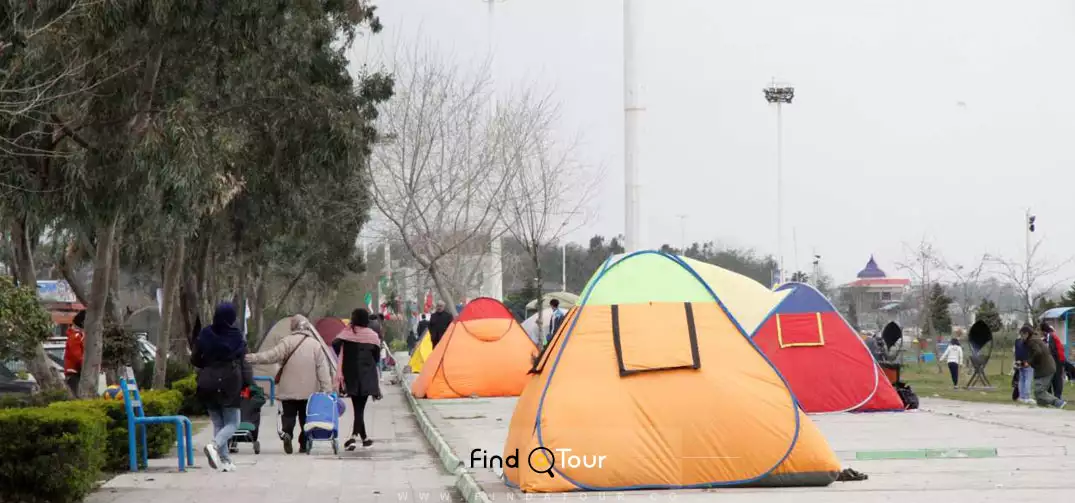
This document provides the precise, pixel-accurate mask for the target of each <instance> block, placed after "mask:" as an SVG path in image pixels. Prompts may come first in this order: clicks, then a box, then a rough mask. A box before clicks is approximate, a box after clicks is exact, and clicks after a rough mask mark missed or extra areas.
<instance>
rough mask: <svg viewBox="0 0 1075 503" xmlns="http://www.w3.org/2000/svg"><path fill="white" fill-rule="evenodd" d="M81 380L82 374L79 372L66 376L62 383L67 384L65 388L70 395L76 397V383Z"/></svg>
mask: <svg viewBox="0 0 1075 503" xmlns="http://www.w3.org/2000/svg"><path fill="white" fill-rule="evenodd" d="M81 380H82V373H81V372H76V373H74V374H67V377H65V378H64V381H65V382H66V383H67V388H68V389H70V390H71V393H74V394H75V396H78V383H79V381H81Z"/></svg>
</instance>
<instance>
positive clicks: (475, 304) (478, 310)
mask: <svg viewBox="0 0 1075 503" xmlns="http://www.w3.org/2000/svg"><path fill="white" fill-rule="evenodd" d="M489 318H514V316H512V315H511V311H508V308H507V307H504V304H501V303H500V301H498V300H496V299H491V298H489V297H478V298H477V299H474V300H472V301H470V302H469V303H467V305H465V306H463V311H462V312H461V313H459V318H458V319H459V320H460V321H470V320H487V319H489Z"/></svg>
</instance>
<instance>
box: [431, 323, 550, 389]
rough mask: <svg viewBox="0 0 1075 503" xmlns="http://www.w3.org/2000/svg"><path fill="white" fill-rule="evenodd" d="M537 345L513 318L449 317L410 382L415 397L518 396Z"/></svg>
mask: <svg viewBox="0 0 1075 503" xmlns="http://www.w3.org/2000/svg"><path fill="white" fill-rule="evenodd" d="M536 356H537V347H536V346H534V343H533V341H531V340H530V337H529V336H527V335H526V331H524V330H523V327H522V326H521V325H519V323H518V322H517V321H515V320H514V319H513V318H489V319H479V320H470V321H466V322H461V321H458V320H457V321H453V322H452V324H451V325H449V326H448V331H447V332H446V333H445V334H444V337H442V338H441V340H440V342H439V343H438V344H437V346H436V347H434V348H433V352H432V353H431V354H430V355H429V358H428V359H427V360H426V362H425V364H424V365H423V366H422V372H421V373H420V374H419V375H418V379H416V380H415V381H414V384H413V385H412V386H411V393H413V394H414V396H415V397H417V398H462V397H471V396H484V397H493V396H519V394H520V393H522V390H523V388H524V387H525V386H526V383H527V382H528V381H529V380H530V377H531V376H530V375H529V374H528V372H529V371H530V368H531V367H532V366H533V361H534V360H533V359H534V357H536Z"/></svg>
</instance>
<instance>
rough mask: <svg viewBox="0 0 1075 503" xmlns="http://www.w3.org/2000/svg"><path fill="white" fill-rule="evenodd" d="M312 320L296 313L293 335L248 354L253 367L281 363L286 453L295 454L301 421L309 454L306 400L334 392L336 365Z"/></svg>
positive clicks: (278, 387) (301, 435)
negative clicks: (296, 421) (270, 347)
mask: <svg viewBox="0 0 1075 503" xmlns="http://www.w3.org/2000/svg"><path fill="white" fill-rule="evenodd" d="M330 358H331V357H330V356H329V355H328V354H327V353H326V350H325V345H324V343H323V342H322V339H321V337H320V336H319V335H318V334H317V331H316V330H315V329H314V326H313V324H312V323H310V320H308V319H306V317H305V316H302V315H300V314H296V315H295V316H292V317H291V335H288V336H287V337H284V338H283V340H281V341H280V343H279V344H277V345H276V346H275V347H273V348H272V349H270V350H268V351H263V352H260V353H252V354H247V355H246V359H247V361H249V362H250V363H251V364H266V363H267V364H276V363H278V364H280V371H279V373H277V376H278V379H277V384H276V398H277V399H279V400H280V403H281V409H282V410H281V413H282V415H283V417H282V418H281V424H280V426H281V429H282V430H283V434H282V436H281V440H283V441H284V452H286V453H288V454H291V451H292V446H291V439H292V438H294V437H293V436H292V432H293V431H294V430H295V418H296V416H298V420H299V452H300V453H301V452H306V449H307V446H306V433H305V427H306V401H307V400H308V399H309V398H310V395H312V394H314V393H318V392H321V393H331V392H332V382H333V378H334V377H335V365H334V362H333V361H332V360H331V359H330Z"/></svg>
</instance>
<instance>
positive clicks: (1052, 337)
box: [1049, 332, 1068, 363]
mask: <svg viewBox="0 0 1075 503" xmlns="http://www.w3.org/2000/svg"><path fill="white" fill-rule="evenodd" d="M1049 344H1052V345H1053V347H1054V348H1055V349H1056V354H1057V356H1058V357H1059V358H1060V362H1061V363H1063V362H1066V361H1068V359H1067V357H1066V356H1065V355H1064V343H1063V342H1061V341H1060V337H1057V335H1056V332H1052V333H1050V334H1049Z"/></svg>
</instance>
